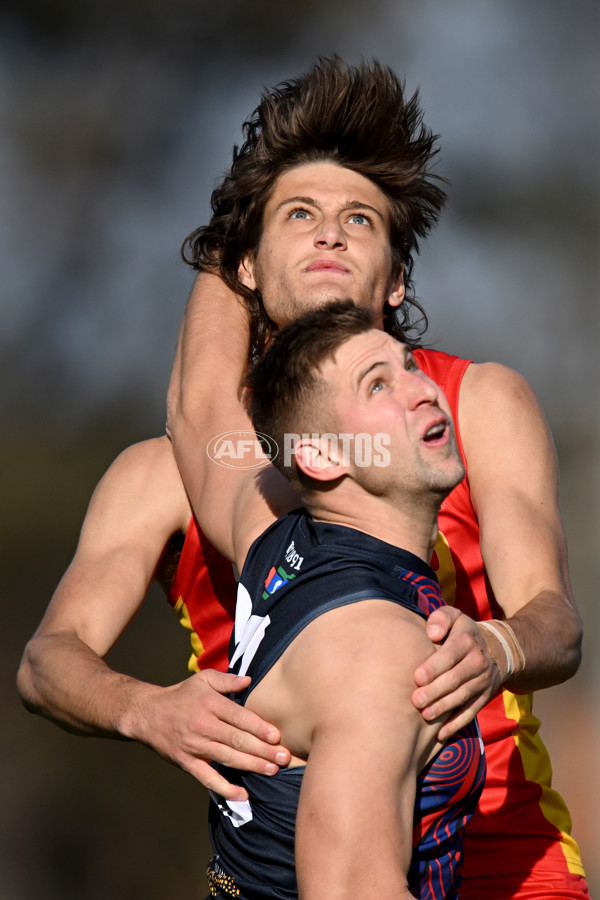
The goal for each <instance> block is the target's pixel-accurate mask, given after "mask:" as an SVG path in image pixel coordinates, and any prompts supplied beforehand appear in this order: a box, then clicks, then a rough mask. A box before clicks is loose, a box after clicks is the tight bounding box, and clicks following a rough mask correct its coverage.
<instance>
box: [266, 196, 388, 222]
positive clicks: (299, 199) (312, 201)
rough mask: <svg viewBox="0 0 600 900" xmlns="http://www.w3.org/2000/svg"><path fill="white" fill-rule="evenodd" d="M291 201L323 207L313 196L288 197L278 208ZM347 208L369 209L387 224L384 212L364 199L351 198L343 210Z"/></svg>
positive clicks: (318, 207)
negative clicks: (363, 200)
mask: <svg viewBox="0 0 600 900" xmlns="http://www.w3.org/2000/svg"><path fill="white" fill-rule="evenodd" d="M289 203H305V204H307V205H308V206H316V207H317V209H322V205H321V204H320V203H319V201H318V200H315V199H314V198H313V197H287V198H286V199H285V200H282V201H281V203H279V204H278V205H277V209H278V210H280V209H281V208H282V207H283V206H287V205H288V204H289ZM346 209H368V210H369V211H370V212H372V213H374V214H375V215H376V216H377V217H378V218H379V219H380V220H381V221H382V222H383V223H384V224H385V217H384V216H383V214H382V213H381V212H380V210H378V209H377V208H376V207H375V206H371V204H370V203H362V201H360V200H349V201H348V202H347V203H344V204H343V206H342V210H346Z"/></svg>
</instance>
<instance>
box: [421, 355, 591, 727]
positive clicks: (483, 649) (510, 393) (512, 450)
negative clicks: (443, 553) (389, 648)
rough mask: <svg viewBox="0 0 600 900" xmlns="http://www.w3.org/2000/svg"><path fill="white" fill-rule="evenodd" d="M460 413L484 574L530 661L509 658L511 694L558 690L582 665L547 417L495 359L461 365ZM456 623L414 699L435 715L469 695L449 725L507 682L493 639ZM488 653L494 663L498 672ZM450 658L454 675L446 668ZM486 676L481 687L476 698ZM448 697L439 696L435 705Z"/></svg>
mask: <svg viewBox="0 0 600 900" xmlns="http://www.w3.org/2000/svg"><path fill="white" fill-rule="evenodd" d="M459 416H460V430H461V435H462V439H463V444H464V449H465V455H466V458H467V467H468V479H469V485H470V491H471V498H472V502H473V506H474V509H475V512H476V514H477V517H478V520H479V525H480V531H481V552H482V556H483V560H484V563H485V567H486V571H487V573H488V576H489V580H490V583H491V586H492V589H493V591H494V595H495V597H496V599H497V601H498V603H499V605H500V606H501V608H502V610H503V612H504V614H505V617H506V620H507V621H508V622H509V624H510V625H511V627H512V628H513V631H514V633H515V635H516V637H517V639H518V641H519V643H520V645H521V648H522V650H523V654H524V657H525V660H526V665H525V668H524V670H523V667H522V665H521V664H520V663H519V661H518V658H515V672H514V674H513V676H512V677H511V678H510V679H508V680H507V681H506V684H507V686H508V687H509V688H510V689H511V690H513V691H515V692H517V693H518V692H526V691H530V690H537V689H539V688H543V687H548V686H550V685H553V684H558V683H560V682H562V681H564V680H566V679H567V678H569V677H571V676H572V675H573V674H574V673H575V672H576V670H577V668H578V666H579V662H580V655H581V620H580V617H579V614H578V612H577V610H576V608H575V605H574V603H573V598H572V595H571V588H570V583H569V573H568V565H567V550H566V542H565V536H564V531H563V526H562V521H561V517H560V511H559V504H558V468H557V462H556V454H555V450H554V445H553V443H552V438H551V436H550V433H549V431H548V427H547V424H546V421H545V419H544V416H543V414H542V412H541V410H540V408H539V405H538V403H537V401H536V399H535V397H534V395H533V392H532V390H531V388H530V387H529V385H528V384H527V383H526V381H525V380H524V379H523V378H522V377H521V376H520V375H518V374H517V373H516V372H513V371H512V370H510V369H507V368H505V367H504V366H500V365H497V364H493V363H488V364H486V365H479V366H474V365H472V366H470V367H469V368H468V369H467V372H466V373H465V377H464V381H463V385H462V387H461V394H460V411H459ZM464 618H465V617H463V619H464ZM434 621H435V620H434ZM457 626H458V627H457V628H456V632H455V633H451V635H450V637H449V638H448V640H447V641H446V643H445V645H444V647H442V648H441V650H440V651H439V653H437V654H436V655H435V656H434V657H433V658H432V659H431V660H430V661H428V663H427V664H426V666H424V667H421V669H420V670H419V672H418V673H417V675H416V677H417V678H419V677H421V678H423V679H426V680H427V683H428V688H427V689H426V690H425V691H424V692H422V690H420V691H417V692H416V695H419V696H418V700H417V702H419V705H423V706H425V707H427V708H428V712H429V714H431V715H434V716H435V715H439V714H440V712H442V711H445V710H447V709H448V708H450V705H449V704H452V705H454V706H455V707H456V706H458V707H462V706H463V704H464V703H465V702H466V703H467V704H470V703H471V701H472V699H473V698H472V696H471V697H469V695H470V694H472V692H475V701H474V705H470V706H468V707H467V708H465V709H463V710H462V712H463V713H464V714H465V715H463V717H462V718H460V719H454V723H455V724H456V725H460V724H462V723H463V722H464V721H465V718H466V717H468V715H469V714H472V713H474V712H475V711H477V709H479V708H481V705H483V702H485V701H486V700H487V696H486V693H487V694H488V695H490V696H491V694H492V693H494V690H495V689H496V688H497V687H498V685H499V683H500V680H503V681H504V680H506V660H505V655H504V653H503V651H502V649H501V648H500V646H499V645H498V642H497V640H496V638H495V637H494V635H493V634H490V633H489V632H487V631H485V632H483V633H482V630H481V629H480V628H478V629H476V628H475V626H474V625H473V624H472V623H470V620H466V622H461V621H460V620H458V621H457ZM430 635H431V636H432V637H433V634H431V632H430ZM488 649H489V651H490V652H491V654H492V655H493V656H494V657H495V658H496V659H497V660H498V663H499V664H498V666H497V667H492V668H496V672H493V671H492V669H491V668H490V664H489V654H488V653H487V651H488ZM515 657H516V655H515ZM453 662H457V663H458V665H457V666H456V668H455V669H454V671H451V670H450V671H445V669H447V668H448V667H449V666H450V665H451V664H452V663H453ZM486 670H487V671H486ZM437 676H440V677H439V680H438V683H437V684H435V683H434V681H433V680H434V679H435V678H436V677H437ZM486 680H487V684H488V687H487V690H485V689H484V692H483V694H480V696H477V692H478V690H479V688H480V687H481V686H482V685H483V684H484V682H485V681H486ZM459 682H462V683H460V684H459ZM423 683H425V682H423ZM457 685H458V687H457ZM444 691H445V692H446V696H445V697H444V700H443V701H440V702H436V695H437V696H438V697H442V696H443V692H444ZM482 700H483V702H481V701H482ZM478 704H479V705H478Z"/></svg>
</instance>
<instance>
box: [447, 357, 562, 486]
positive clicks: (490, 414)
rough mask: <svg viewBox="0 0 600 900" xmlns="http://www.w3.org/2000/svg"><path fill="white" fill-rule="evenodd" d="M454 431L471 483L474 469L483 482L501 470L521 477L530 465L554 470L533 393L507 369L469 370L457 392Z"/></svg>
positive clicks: (486, 365)
mask: <svg viewBox="0 0 600 900" xmlns="http://www.w3.org/2000/svg"><path fill="white" fill-rule="evenodd" d="M459 427H460V433H461V438H462V442H463V446H464V450H465V456H466V458H467V468H468V472H469V479H470V480H471V481H472V478H473V476H476V475H477V474H478V473H477V472H476V469H479V470H480V474H481V475H482V476H483V477H484V478H485V480H486V482H487V481H488V480H489V478H490V477H491V476H492V475H493V474H494V472H496V473H498V471H501V470H504V471H505V473H506V474H507V476H508V475H509V474H510V473H514V474H516V475H517V477H520V473H521V472H522V471H524V470H525V469H530V468H531V466H532V465H537V466H538V467H539V466H542V467H549V469H552V468H553V467H554V465H555V450H554V443H553V440H552V436H551V434H550V430H549V428H548V423H547V421H546V418H545V416H544V413H543V411H542V409H541V407H540V404H539V402H538V400H537V398H536V396H535V393H534V391H533V389H532V388H531V386H530V385H529V383H528V382H527V380H526V379H525V378H524V377H523V376H522V375H520V374H519V373H518V372H515V371H514V369H510V368H508V366H504V365H501V364H500V363H483V364H478V365H475V364H473V365H471V366H469V368H468V369H467V371H466V372H465V375H464V378H463V383H462V385H461V390H460V406H459ZM540 471H541V470H540Z"/></svg>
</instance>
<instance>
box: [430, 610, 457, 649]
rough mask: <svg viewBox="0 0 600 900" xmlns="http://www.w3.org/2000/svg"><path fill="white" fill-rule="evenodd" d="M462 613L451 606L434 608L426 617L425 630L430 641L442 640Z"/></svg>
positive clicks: (437, 641)
mask: <svg viewBox="0 0 600 900" xmlns="http://www.w3.org/2000/svg"><path fill="white" fill-rule="evenodd" d="M461 615H462V614H461V613H460V612H459V611H458V610H457V609H453V608H452V607H451V606H442V607H440V608H439V609H436V610H434V611H433V612H432V613H431V615H430V616H429V618H428V619H427V624H426V631H427V637H428V638H429V640H430V641H433V642H434V644H435V643H439V642H441V641H443V640H444V639H445V638H446V637H447V636H448V633H449V632H450V629H451V628H452V625H453V624H454V622H456V620H457V618H459V617H460V616H461Z"/></svg>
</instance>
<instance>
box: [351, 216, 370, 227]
mask: <svg viewBox="0 0 600 900" xmlns="http://www.w3.org/2000/svg"><path fill="white" fill-rule="evenodd" d="M350 221H351V222H352V224H353V225H370V224H371V220H370V219H369V218H368V217H367V216H364V215H363V214H362V213H354V215H352V216H350Z"/></svg>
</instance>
